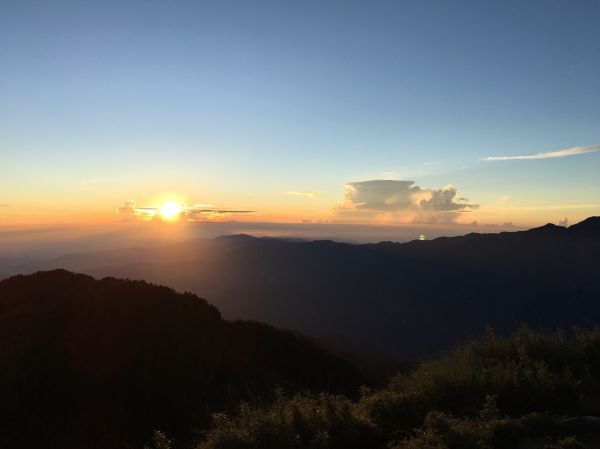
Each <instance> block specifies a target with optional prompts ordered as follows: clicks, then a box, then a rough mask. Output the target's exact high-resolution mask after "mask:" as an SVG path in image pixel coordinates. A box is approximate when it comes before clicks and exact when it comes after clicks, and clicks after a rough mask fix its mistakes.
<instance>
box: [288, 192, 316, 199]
mask: <svg viewBox="0 0 600 449" xmlns="http://www.w3.org/2000/svg"><path fill="white" fill-rule="evenodd" d="M285 194H286V195H295V196H305V197H307V198H314V197H315V196H317V192H300V191H295V192H285Z"/></svg>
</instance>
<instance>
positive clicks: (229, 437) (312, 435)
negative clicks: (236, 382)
mask: <svg viewBox="0 0 600 449" xmlns="http://www.w3.org/2000/svg"><path fill="white" fill-rule="evenodd" d="M366 447H369V448H378V447H381V448H383V447H384V445H383V439H382V436H381V435H380V433H379V432H378V431H377V430H376V428H375V427H374V426H373V425H372V423H370V422H369V421H367V420H366V419H365V418H364V417H362V416H360V415H359V414H357V412H356V406H355V404H353V403H352V402H351V401H350V400H349V399H347V398H345V397H343V396H333V395H329V394H324V393H322V394H319V395H311V394H307V395H296V396H294V397H291V398H289V397H287V396H285V395H284V394H283V393H282V392H281V391H278V392H277V394H276V399H275V401H274V402H273V403H272V404H271V405H269V406H258V407H250V406H249V405H248V404H243V405H242V406H241V409H240V413H239V416H238V417H236V418H230V417H228V416H226V415H224V414H217V415H215V416H214V419H213V426H212V428H211V430H210V431H209V432H208V433H207V435H206V439H205V441H204V442H202V443H201V444H200V445H199V449H233V448H236V449H245V448H248V449H251V448H252V449H254V448H261V449H271V448H273V449H300V448H307V449H353V448H356V449H359V448H366Z"/></svg>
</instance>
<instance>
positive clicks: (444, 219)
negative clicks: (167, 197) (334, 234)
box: [335, 180, 479, 223]
mask: <svg viewBox="0 0 600 449" xmlns="http://www.w3.org/2000/svg"><path fill="white" fill-rule="evenodd" d="M477 207H479V206H478V205H477V204H469V203H468V202H467V199H466V198H460V197H458V191H457V189H456V188H455V187H454V186H452V185H448V186H446V187H444V188H441V189H429V188H422V187H420V186H417V185H415V183H414V181H396V180H371V181H362V182H351V183H348V184H347V185H346V192H345V198H344V203H343V204H340V205H338V206H337V207H336V208H335V211H336V219H338V220H342V221H343V220H349V221H368V220H372V219H378V220H384V221H386V220H388V221H412V222H418V223H452V222H454V221H455V220H456V219H457V218H458V216H459V215H460V214H461V213H463V212H466V211H468V210H472V209H475V208H477Z"/></svg>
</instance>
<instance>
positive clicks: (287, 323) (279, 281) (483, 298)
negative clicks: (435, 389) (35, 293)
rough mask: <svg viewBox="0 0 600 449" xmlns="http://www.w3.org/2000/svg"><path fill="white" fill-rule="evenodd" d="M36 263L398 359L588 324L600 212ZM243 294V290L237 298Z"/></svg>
mask: <svg viewBox="0 0 600 449" xmlns="http://www.w3.org/2000/svg"><path fill="white" fill-rule="evenodd" d="M48 267H63V268H67V269H71V270H75V271H82V272H86V273H89V274H93V275H95V276H107V275H113V276H119V277H128V278H133V279H146V280H149V281H152V282H157V283H161V284H165V285H169V286H171V287H174V288H177V289H179V290H186V291H192V292H194V293H196V294H198V295H200V296H203V297H208V298H211V301H213V302H214V304H215V305H216V306H217V307H219V309H220V310H221V312H222V313H223V314H224V316H225V317H227V318H245V319H255V320H260V321H264V322H268V323H270V324H273V325H276V326H280V327H285V328H291V329H298V330H301V331H302V332H305V333H308V334H311V335H314V336H319V337H333V338H338V337H339V338H343V339H345V340H351V341H352V342H353V343H355V344H358V345H361V346H365V347H368V348H370V350H372V351H379V352H382V353H386V354H390V355H393V356H397V357H402V358H414V357H423V356H426V355H432V354H436V353H439V352H440V351H441V350H444V349H446V348H449V347H452V346H454V345H455V344H457V343H459V342H461V341H463V340H465V339H468V338H471V337H472V336H474V335H479V334H481V332H482V331H483V329H484V328H485V326H492V327H494V328H496V329H497V330H498V331H500V332H510V331H512V330H514V329H516V328H517V327H518V326H519V325H520V324H521V323H522V322H527V323H529V324H530V325H531V326H533V327H534V328H538V329H542V330H552V329H554V328H555V327H557V326H558V327H563V328H569V327H570V326H572V325H578V326H584V327H588V326H592V325H595V324H597V323H598V322H600V304H598V298H599V297H600V275H599V273H600V217H591V218H589V219H587V220H585V221H583V222H581V223H578V224H575V225H573V226H570V227H569V228H564V227H560V226H555V225H551V224H548V225H546V226H542V227H540V228H535V229H531V230H528V231H520V232H503V233H499V234H468V235H465V236H462V237H451V238H438V239H435V240H432V241H413V242H409V243H392V242H381V243H378V244H367V245H352V244H345V243H336V242H332V241H313V242H290V241H283V240H276V239H265V238H253V237H250V236H243V235H242V236H231V237H221V238H218V239H213V240H193V241H188V242H183V243H180V244H174V245H169V246H164V247H160V248H151V249H144V248H133V249H122V250H117V251H106V252H99V253H88V254H71V255H65V256H62V257H61V258H59V259H57V260H54V261H52V262H51V263H50V264H49V265H48ZM240 298H243V300H240Z"/></svg>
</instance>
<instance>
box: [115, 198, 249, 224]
mask: <svg viewBox="0 0 600 449" xmlns="http://www.w3.org/2000/svg"><path fill="white" fill-rule="evenodd" d="M176 206H177V207H178V214H179V215H178V217H179V218H180V219H183V220H186V221H210V220H214V219H217V218H221V217H224V216H228V215H231V214H247V213H251V212H256V211H253V210H233V209H219V208H214V207H213V206H212V205H210V204H194V205H193V206H186V205H185V204H180V205H176ZM160 210H161V206H143V207H140V206H136V203H135V201H133V200H130V201H126V202H124V203H123V204H121V206H120V207H119V208H118V209H117V212H118V214H119V215H120V217H121V219H122V220H124V221H129V220H141V221H150V220H164V217H163V216H162V215H161V213H160Z"/></svg>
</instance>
